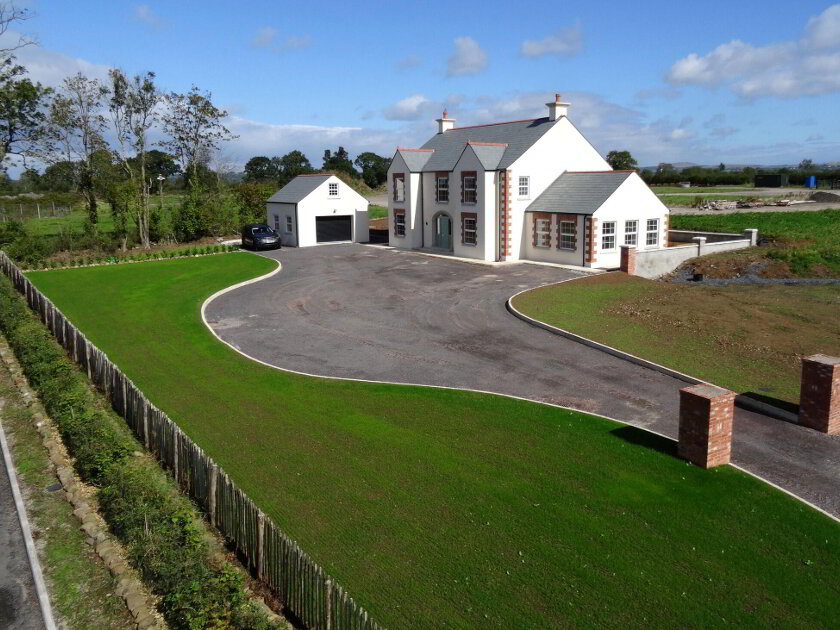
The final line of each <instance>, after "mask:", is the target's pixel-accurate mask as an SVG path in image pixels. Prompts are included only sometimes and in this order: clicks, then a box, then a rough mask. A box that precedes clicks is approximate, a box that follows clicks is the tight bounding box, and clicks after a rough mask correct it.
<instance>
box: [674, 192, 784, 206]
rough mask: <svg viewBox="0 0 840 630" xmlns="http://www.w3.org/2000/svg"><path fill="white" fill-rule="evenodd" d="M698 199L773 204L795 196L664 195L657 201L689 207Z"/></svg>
mask: <svg viewBox="0 0 840 630" xmlns="http://www.w3.org/2000/svg"><path fill="white" fill-rule="evenodd" d="M698 197H700V198H701V199H703V200H704V201H752V200H755V199H759V200H761V201H766V202H769V203H775V202H776V201H779V200H780V199H795V198H796V196H795V195H769V196H766V195H749V194H747V195H707V194H703V193H699V194H696V195H665V196H660V197H659V200H660V201H661V202H662V203H664V204H665V205H666V206H681V207H691V206H693V205H694V204H695V203H696V202H697V198H698Z"/></svg>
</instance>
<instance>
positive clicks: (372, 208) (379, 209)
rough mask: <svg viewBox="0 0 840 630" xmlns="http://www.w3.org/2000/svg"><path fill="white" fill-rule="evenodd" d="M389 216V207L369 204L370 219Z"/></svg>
mask: <svg viewBox="0 0 840 630" xmlns="http://www.w3.org/2000/svg"><path fill="white" fill-rule="evenodd" d="M387 216H388V208H386V207H385V206H377V205H376V204H374V203H372V204H370V205H369V206H368V219H381V218H382V217H387Z"/></svg>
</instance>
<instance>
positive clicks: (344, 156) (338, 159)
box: [323, 147, 359, 177]
mask: <svg viewBox="0 0 840 630" xmlns="http://www.w3.org/2000/svg"><path fill="white" fill-rule="evenodd" d="M323 168H324V170H325V171H341V172H343V173H347V174H348V175H352V176H353V177H358V176H359V173H358V172H356V169H355V168H353V162H352V161H350V154H349V153H347V151H346V150H345V149H344V147H338V151H336V152H335V153H333V152H332V151H330V150H329V149H327V150H326V151H324V166H323Z"/></svg>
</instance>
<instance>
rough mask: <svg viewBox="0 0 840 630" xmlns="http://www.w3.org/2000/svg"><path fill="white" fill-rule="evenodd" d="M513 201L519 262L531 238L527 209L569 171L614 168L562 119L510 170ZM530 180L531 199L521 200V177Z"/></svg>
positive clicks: (512, 257) (513, 231)
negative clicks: (527, 223) (523, 248)
mask: <svg viewBox="0 0 840 630" xmlns="http://www.w3.org/2000/svg"><path fill="white" fill-rule="evenodd" d="M508 170H509V172H510V183H511V190H510V193H511V194H510V198H511V204H510V207H511V236H512V238H511V252H510V255H509V256H508V260H519V258H520V256H521V252H522V247H523V245H524V244H525V243H526V241H527V242H530V238H531V235H530V233H527V232H528V226H527V225H525V209H526V208H527V207H528V206H529V205H530V203H531V202H532V201H533V200H534V199H536V198H537V197H539V195H540V194H541V193H542V192H543V191H544V190H545V189H546V188H548V185H549V184H551V183H552V182H553V181H554V180H555V179H557V178H558V177H559V176H560V175H561V174H562V173H563V172H565V171H610V170H612V168H611V167H610V165H609V164H607V161H606V160H604V158H602V157H601V155H600V154H599V153H598V151H596V150H595V147H593V146H592V145H591V144H589V142H588V141H587V140H586V138H584V137H583V135H582V134H581V133H580V132H579V131H578V130H577V129H575V127H574V125H572V124H571V122H569V119H568V118H565V117H564V118H562V119H560V120H559V121H558V122H557V123H556V124H555V125H554V126H553V127H552V128H551V129H550V130H549V131H547V132H546V133H545V134H544V135H543V136H542V137H541V138H540V139H539V140H537V141H536V142H535V143H534V145H533V146H532V147H531V148H530V149H528V150H527V151H526V152H525V153H524V154H523V155H522V156H521V157H520V158H519V159H518V160H516V162H514V163H513V164H511V166H510V168H509V169H508ZM520 176H527V177H530V184H531V190H530V195H529V196H528V197H527V198H520V197H519V177H520Z"/></svg>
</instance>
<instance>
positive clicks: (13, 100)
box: [0, 57, 52, 168]
mask: <svg viewBox="0 0 840 630" xmlns="http://www.w3.org/2000/svg"><path fill="white" fill-rule="evenodd" d="M25 74H26V68H24V67H23V66H20V65H17V64H15V63H14V57H7V58H6V59H5V61H2V62H0V162H2V161H3V160H5V158H6V156H7V155H9V154H12V155H18V156H20V157H22V158H23V166H24V168H25V167H26V158H27V157H29V156H32V155H36V154H37V153H38V149H39V148H40V141H41V139H42V138H43V135H44V131H45V122H46V118H47V116H46V106H47V103H46V101H47V98H48V97H49V95H50V94H51V93H52V89H50V88H45V87H43V86H42V85H41V84H40V83H32V81H31V80H29V79H28V78H26V77H25V76H24V75H25Z"/></svg>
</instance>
